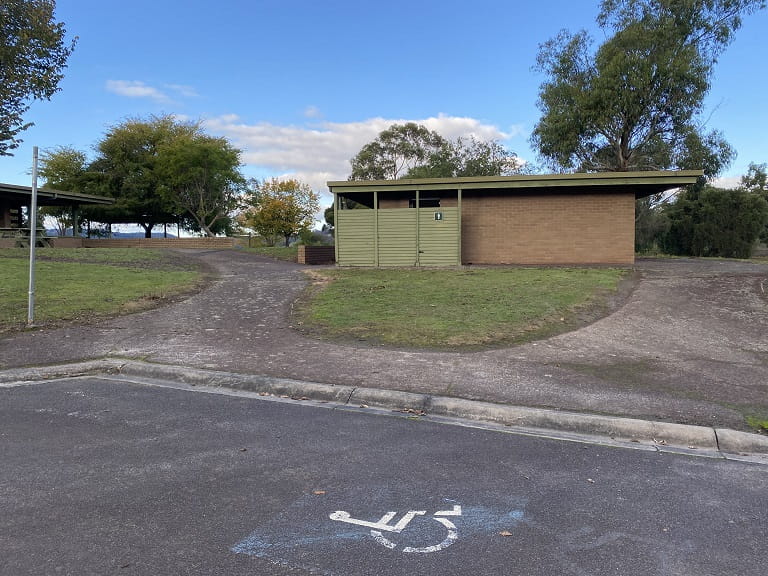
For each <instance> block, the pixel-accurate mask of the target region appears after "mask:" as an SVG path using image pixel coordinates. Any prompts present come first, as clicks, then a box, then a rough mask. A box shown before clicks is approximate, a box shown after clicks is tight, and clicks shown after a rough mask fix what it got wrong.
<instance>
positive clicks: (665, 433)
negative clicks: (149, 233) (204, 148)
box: [0, 358, 768, 456]
mask: <svg viewBox="0 0 768 576" xmlns="http://www.w3.org/2000/svg"><path fill="white" fill-rule="evenodd" d="M99 374H107V375H110V374H111V375H115V374H120V375H123V376H124V377H126V378H128V379H130V378H131V377H134V378H144V379H155V380H162V381H168V382H178V383H183V384H186V385H189V386H206V387H214V388H216V387H225V388H232V389H237V390H244V391H250V392H256V393H259V394H264V395H272V396H277V397H283V398H293V399H299V400H315V401H321V402H331V403H337V404H344V405H351V406H362V407H371V408H387V409H392V410H398V411H405V412H413V413H416V414H422V413H423V414H426V415H435V416H446V417H450V418H458V419H464V420H474V421H482V422H490V423H494V424H501V425H504V426H509V427H514V428H520V429H532V430H536V431H539V432H542V433H545V432H548V431H549V432H564V433H569V434H577V435H585V436H600V437H610V438H611V439H612V440H616V441H625V442H633V443H640V444H645V445H652V446H657V447H664V446H670V447H680V448H683V449H695V450H711V451H718V452H720V453H722V454H723V455H726V456H727V455H729V454H733V455H748V454H758V455H768V436H761V435H758V434H753V433H749V432H741V431H737V430H729V429H722V428H718V429H714V428H708V427H705V426H690V425H685V424H674V423H669V422H655V421H648V420H639V419H635V418H622V417H613V416H602V415H595V414H582V413H576V412H565V411H559V410H551V409H543V408H527V407H520V406H509V405H504V404H493V403H490V402H482V401H475V400H466V399H461V398H449V397H444V396H432V395H428V394H417V393H411V392H400V391H392V390H380V389H374V388H365V387H352V386H337V385H333V384H322V383H316V382H305V381H299V380H290V379H285V378H273V377H269V376H258V375H251V374H238V373H233V372H220V371H214V370H201V369H194V368H186V367H181V366H171V365H167V364H152V363H147V362H140V361H136V360H122V359H118V358H105V359H101V360H93V361H89V362H82V363H75V364H63V365H56V366H44V367H34V368H20V369H13V370H6V371H0V387H4V386H10V385H19V384H23V383H29V384H33V383H35V382H39V381H41V380H54V379H58V378H72V377H78V376H88V375H92V376H96V375H99Z"/></svg>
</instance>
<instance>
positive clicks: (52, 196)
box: [0, 184, 115, 206]
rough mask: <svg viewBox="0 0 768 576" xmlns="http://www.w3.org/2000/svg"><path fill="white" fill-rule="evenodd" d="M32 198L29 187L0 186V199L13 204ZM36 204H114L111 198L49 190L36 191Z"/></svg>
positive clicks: (40, 189) (39, 189)
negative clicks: (10, 201) (13, 202)
mask: <svg viewBox="0 0 768 576" xmlns="http://www.w3.org/2000/svg"><path fill="white" fill-rule="evenodd" d="M31 197H32V187H31V186H18V185H16V184H0V199H3V198H5V199H8V200H12V201H15V202H28V201H29V199H30V198H31ZM37 202H38V204H39V205H40V206H72V205H73V204H114V203H115V201H114V200H113V199H112V198H107V197H105V196H94V195H93V194H80V193H78V192H63V191H61V190H52V189H50V188H38V189H37Z"/></svg>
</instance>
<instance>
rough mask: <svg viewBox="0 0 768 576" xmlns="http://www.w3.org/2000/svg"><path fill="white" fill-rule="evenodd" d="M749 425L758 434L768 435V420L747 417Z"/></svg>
mask: <svg viewBox="0 0 768 576" xmlns="http://www.w3.org/2000/svg"><path fill="white" fill-rule="evenodd" d="M746 421H747V425H748V426H749V427H750V428H754V429H755V430H757V431H758V432H762V433H763V434H766V433H768V419H767V418H759V417H756V416H747V417H746Z"/></svg>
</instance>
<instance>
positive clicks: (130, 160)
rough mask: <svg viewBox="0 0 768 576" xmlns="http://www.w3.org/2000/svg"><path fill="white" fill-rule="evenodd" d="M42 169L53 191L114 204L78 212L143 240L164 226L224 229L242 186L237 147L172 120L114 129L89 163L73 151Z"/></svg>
mask: <svg viewBox="0 0 768 576" xmlns="http://www.w3.org/2000/svg"><path fill="white" fill-rule="evenodd" d="M40 172H41V174H42V176H43V177H44V178H45V179H46V183H47V184H48V185H50V186H52V187H55V188H59V189H62V190H69V191H73V192H83V193H88V194H98V195H102V196H109V197H111V198H114V199H115V204H114V205H113V206H98V207H90V208H87V209H84V210H83V212H84V213H85V214H87V215H88V216H89V217H90V218H91V219H92V220H95V221H97V222H103V223H106V224H118V223H126V224H138V225H140V226H141V227H142V228H144V233H145V236H146V237H147V238H149V237H151V234H152V229H153V228H154V227H155V226H156V225H158V224H165V223H169V222H173V223H177V222H182V223H183V224H184V226H185V228H186V229H190V230H196V231H202V232H204V233H205V234H207V235H214V234H216V233H219V232H222V231H227V230H228V229H229V228H230V224H231V222H230V214H231V213H232V212H233V211H234V210H235V209H236V208H237V207H238V206H239V203H240V197H241V195H242V192H243V188H244V179H243V177H242V175H241V174H240V151H239V150H237V149H235V148H233V147H232V146H231V145H230V144H229V142H227V140H226V139H224V138H214V137H212V136H209V135H207V134H205V133H204V132H203V130H202V128H201V127H200V125H199V124H197V123H193V122H184V121H180V120H177V119H176V118H174V117H173V116H170V115H165V116H151V117H150V118H148V119H142V118H130V119H128V120H125V121H124V122H122V123H120V124H118V125H116V126H113V127H111V128H110V129H109V130H108V131H107V133H106V135H105V136H104V137H103V138H102V139H101V140H100V141H99V142H98V143H97V145H96V157H95V158H94V159H93V160H92V161H91V162H87V161H86V158H85V155H84V154H83V153H82V152H79V151H77V150H74V149H72V148H66V147H64V148H57V149H55V150H53V151H50V152H46V153H44V154H43V157H42V162H41V169H40Z"/></svg>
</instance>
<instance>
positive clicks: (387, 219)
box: [378, 208, 418, 266]
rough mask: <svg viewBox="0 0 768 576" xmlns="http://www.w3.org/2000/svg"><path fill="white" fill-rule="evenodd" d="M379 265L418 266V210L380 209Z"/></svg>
mask: <svg viewBox="0 0 768 576" xmlns="http://www.w3.org/2000/svg"><path fill="white" fill-rule="evenodd" d="M378 213H379V226H378V228H379V266H416V261H417V258H418V248H417V246H416V210H415V209H412V208H384V209H379V210H378Z"/></svg>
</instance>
